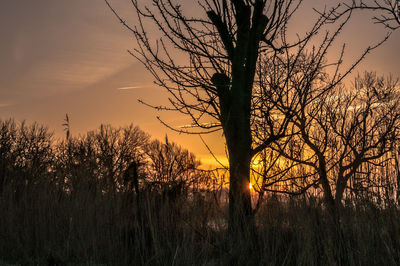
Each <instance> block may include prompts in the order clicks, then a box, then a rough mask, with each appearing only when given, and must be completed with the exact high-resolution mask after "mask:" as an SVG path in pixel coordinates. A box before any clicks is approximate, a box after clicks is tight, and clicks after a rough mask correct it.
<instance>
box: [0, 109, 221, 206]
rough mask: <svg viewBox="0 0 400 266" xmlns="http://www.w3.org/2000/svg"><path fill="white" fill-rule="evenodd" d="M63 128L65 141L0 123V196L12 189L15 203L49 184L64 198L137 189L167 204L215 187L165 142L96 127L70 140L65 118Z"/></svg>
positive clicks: (41, 130) (188, 156)
mask: <svg viewBox="0 0 400 266" xmlns="http://www.w3.org/2000/svg"><path fill="white" fill-rule="evenodd" d="M65 127H66V137H65V138H64V139H61V140H57V139H55V138H54V136H53V134H52V133H50V132H49V131H48V130H47V128H46V127H44V126H41V125H38V124H37V123H34V124H32V125H27V124H26V123H25V122H22V123H21V124H18V123H17V122H15V121H14V120H12V119H10V120H4V121H3V120H1V121H0V193H1V190H2V188H3V187H4V186H12V187H13V189H14V192H15V197H16V200H18V198H19V197H21V193H24V192H23V191H24V188H26V187H29V186H34V185H40V184H42V183H52V184H54V185H56V186H57V187H58V188H59V189H60V190H62V191H64V192H65V193H66V194H68V195H73V194H74V193H75V192H77V191H89V192H90V193H92V194H93V195H96V194H97V193H100V194H105V193H109V192H113V193H114V192H120V193H128V194H129V193H133V194H134V193H138V189H139V190H140V191H152V192H155V193H159V194H162V195H163V196H164V197H171V198H172V197H177V196H180V195H183V194H188V193H191V194H193V192H194V193H196V192H199V191H205V189H207V190H208V189H212V187H214V190H218V188H220V187H221V186H220V185H219V184H220V183H221V182H220V181H218V182H217V176H216V175H213V174H211V173H210V172H208V171H203V170H200V169H199V165H200V161H199V160H197V159H196V157H195V155H194V154H192V153H190V152H189V151H188V150H186V149H184V148H182V147H180V146H179V145H178V144H176V143H174V142H171V141H169V140H168V138H167V137H166V138H165V141H164V142H162V141H160V140H151V139H150V135H148V134H146V133H145V132H143V131H142V130H141V129H140V128H139V127H137V126H136V127H135V126H133V125H130V126H127V127H125V128H113V127H111V126H109V125H101V126H100V127H99V128H98V129H97V130H94V131H90V132H88V133H87V134H85V135H81V136H72V135H71V132H70V128H69V119H68V117H67V119H66V124H65ZM135 184H136V191H135ZM189 190H190V191H189Z"/></svg>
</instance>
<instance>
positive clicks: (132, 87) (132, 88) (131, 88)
mask: <svg viewBox="0 0 400 266" xmlns="http://www.w3.org/2000/svg"><path fill="white" fill-rule="evenodd" d="M139 88H142V87H140V86H131V87H121V88H117V90H120V91H125V90H134V89H139Z"/></svg>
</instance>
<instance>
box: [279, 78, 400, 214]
mask: <svg viewBox="0 0 400 266" xmlns="http://www.w3.org/2000/svg"><path fill="white" fill-rule="evenodd" d="M397 84H398V83H397V81H394V80H392V79H386V80H385V79H384V78H381V77H377V76H376V75H375V74H373V73H366V74H365V75H364V76H363V77H357V78H356V80H355V82H354V85H353V87H352V88H351V89H347V90H346V89H345V88H344V86H340V85H338V86H337V88H336V89H335V90H331V91H329V93H322V92H323V88H324V84H323V83H319V84H314V85H313V88H311V89H310V91H308V92H307V94H306V95H304V97H305V99H312V98H315V97H317V96H318V101H314V102H309V101H307V100H304V101H302V106H301V110H302V112H299V113H297V114H296V115H295V117H294V118H293V125H294V127H295V130H296V132H297V134H296V135H294V136H292V137H291V139H290V140H289V141H288V142H289V144H288V145H287V146H283V145H281V146H278V145H277V146H276V149H277V150H278V151H279V152H280V153H281V154H282V155H283V156H284V157H285V158H287V159H289V160H292V161H295V162H298V163H299V164H301V165H303V167H304V169H305V175H304V176H297V178H305V179H306V180H307V182H308V184H312V185H315V184H318V186H320V187H321V188H322V190H323V194H324V198H325V202H326V204H327V206H328V207H330V208H331V210H335V209H336V207H338V206H341V204H342V199H343V195H344V192H345V190H346V189H347V188H348V185H349V180H350V179H351V178H352V177H353V176H354V175H356V174H358V175H359V176H358V177H359V178H361V177H364V178H368V176H369V174H370V171H367V172H365V173H363V172H361V171H360V167H361V166H362V165H371V166H373V167H379V166H382V165H383V162H384V161H382V160H380V159H381V158H382V157H383V156H385V155H386V154H388V153H389V152H390V151H391V150H392V149H393V147H394V145H395V143H396V141H397V140H398V136H399V133H400V132H399V130H400V105H399V98H398V97H399V92H398V88H397ZM309 187H310V186H307V187H306V189H308V188H309Z"/></svg>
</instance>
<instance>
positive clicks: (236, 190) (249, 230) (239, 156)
mask: <svg viewBox="0 0 400 266" xmlns="http://www.w3.org/2000/svg"><path fill="white" fill-rule="evenodd" d="M230 150H231V151H230V152H229V153H230V156H229V164H230V169H229V174H230V183H229V233H230V234H231V235H237V236H239V237H243V236H244V235H248V236H250V235H252V234H253V233H254V230H255V228H254V226H255V225H254V219H253V210H252V206H251V195H250V189H249V184H250V180H249V177H250V159H251V158H250V152H249V151H245V150H242V151H239V150H238V149H235V148H233V147H231V149H230ZM243 234H244V235H243Z"/></svg>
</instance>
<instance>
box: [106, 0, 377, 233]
mask: <svg viewBox="0 0 400 266" xmlns="http://www.w3.org/2000/svg"><path fill="white" fill-rule="evenodd" d="M105 1H106V3H107V4H108V6H109V7H110V8H111V10H112V11H113V12H114V14H115V15H116V16H117V17H118V19H119V20H120V22H121V23H122V24H123V25H124V26H125V27H126V28H127V29H128V30H130V32H131V33H132V34H133V35H134V37H135V38H136V41H137V46H136V48H135V49H134V50H133V51H131V54H132V55H133V56H134V57H136V58H137V59H138V60H139V61H141V62H142V63H143V64H144V65H145V67H146V68H147V69H148V70H149V71H150V72H151V74H153V76H154V78H155V80H156V84H157V85H159V86H161V87H163V88H165V89H166V90H167V91H168V92H169V93H170V98H169V101H170V103H171V106H170V107H166V106H153V107H155V108H156V109H158V110H175V111H178V112H180V113H183V114H185V115H187V116H188V117H189V118H190V119H191V126H189V127H186V128H180V129H176V130H177V131H179V132H185V133H191V134H206V133H211V132H215V131H218V130H221V129H222V131H223V134H224V137H225V142H226V146H227V151H228V156H229V171H230V176H229V178H230V183H229V186H230V189H229V230H230V231H231V232H232V234H231V235H232V236H235V235H236V236H239V235H241V234H242V233H245V232H253V231H254V221H253V210H252V204H251V195H250V190H249V178H250V171H251V161H252V160H253V158H255V157H256V156H257V155H258V154H259V153H260V152H262V151H263V150H264V149H266V148H268V147H270V145H271V144H272V143H273V142H274V141H277V140H279V139H281V138H283V137H285V136H286V135H287V126H288V121H290V119H291V117H293V116H294V114H293V113H292V112H293V111H295V110H297V105H298V104H299V102H298V100H299V99H300V96H301V95H302V94H303V92H302V91H301V90H302V89H306V88H307V86H301V87H299V88H296V89H294V90H293V87H291V86H290V85H291V84H290V83H288V82H285V81H287V80H290V79H291V78H292V77H294V76H295V73H294V72H296V71H297V69H298V67H299V66H301V64H299V63H298V61H299V60H300V61H301V56H302V54H303V53H304V51H305V49H306V48H307V47H310V48H311V50H312V51H313V52H312V53H311V55H312V56H313V58H312V59H311V60H309V61H307V62H306V63H308V65H304V66H303V68H307V67H310V71H309V73H310V74H312V75H311V76H310V77H307V76H305V77H303V80H304V81H306V82H304V84H306V83H310V82H312V81H313V80H314V79H315V78H317V76H318V75H316V74H315V73H313V72H312V71H311V69H316V70H319V71H320V70H321V68H324V67H325V66H326V65H324V63H323V62H324V61H323V59H325V57H326V53H327V50H328V48H329V47H330V46H331V45H332V42H333V41H334V40H335V38H336V37H337V35H338V34H339V32H340V30H341V29H342V27H343V25H344V24H345V23H346V22H347V21H348V19H349V17H350V14H351V12H349V14H348V15H346V16H343V18H344V19H343V20H341V21H339V23H338V24H337V25H336V26H337V27H336V29H335V30H333V31H332V32H327V33H326V34H325V35H324V36H322V42H321V43H320V44H319V45H318V46H316V47H314V48H312V45H311V44H310V43H311V39H312V37H314V36H316V35H317V33H318V32H319V31H320V30H321V28H322V27H323V26H324V25H325V23H326V22H328V21H329V22H331V20H332V16H331V15H332V14H336V13H335V12H336V10H337V7H335V8H333V9H331V10H326V11H324V12H322V13H321V16H319V17H318V18H317V19H316V21H315V23H314V24H313V25H312V26H311V28H310V29H309V31H308V32H307V33H305V34H304V35H303V36H301V37H298V38H296V40H295V41H293V42H291V41H289V39H290V38H289V36H288V31H287V28H288V26H289V25H288V24H289V21H291V18H292V16H293V14H295V13H296V11H297V10H298V9H299V6H300V4H301V3H302V1H301V0H298V1H293V0H273V1H266V0H253V1H248V0H202V1H200V2H199V3H198V7H197V8H196V9H195V10H191V11H190V10H187V9H186V8H188V5H190V4H189V3H176V2H174V1H171V0H153V1H151V3H150V4H141V3H140V2H141V1H138V0H132V5H133V7H134V9H135V10H136V14H137V22H136V24H135V26H130V25H129V24H128V23H126V22H125V20H124V19H123V18H122V17H120V16H119V14H118V13H117V11H115V10H114V9H113V8H112V7H111V5H110V4H109V1H107V0H105ZM184 10H186V11H184ZM199 10H202V11H203V12H202V13H200V12H199ZM193 11H194V12H193ZM199 14H200V15H199ZM340 18H341V17H340ZM338 20H339V18H338ZM158 34H160V35H161V37H160V38H159V39H157V40H155V41H154V42H153V36H158ZM372 48H373V47H369V48H367V50H366V51H365V53H367V52H368V51H370V50H371V49H372ZM363 55H365V54H363ZM363 55H362V56H361V57H360V59H361V58H362V57H363ZM184 59H187V60H186V61H185V60H184ZM341 59H342V58H341ZM282 62H283V64H282ZM301 62H303V63H305V61H301ZM358 62H359V61H356V63H358ZM268 63H270V65H273V66H276V69H275V70H274V72H273V73H274V74H276V75H275V76H269V77H272V78H271V79H265V78H264V75H265V74H266V72H267V73H268V71H270V69H268V68H267V67H266V66H268ZM285 63H288V64H289V65H285ZM336 63H338V64H339V62H336ZM310 64H311V65H310ZM313 64H314V65H316V66H317V67H314V65H313ZM279 67H283V68H284V71H283V72H282V73H283V75H282V74H281V72H280V71H279ZM353 67H354V65H353V66H352V67H350V69H349V71H350V70H351V69H353ZM347 73H348V72H346V71H345V73H344V74H343V75H335V76H334V77H333V78H332V83H337V82H339V81H340V80H341V79H343V77H344V76H346V74H347ZM299 82H300V81H299ZM296 95H297V96H296ZM299 95H300V96H299ZM279 97H282V99H279ZM271 99H272V101H271ZM274 112H279V113H281V114H282V116H281V118H282V119H274V118H273V117H274ZM163 123H164V122H163ZM257 123H259V124H264V125H267V126H266V127H263V128H262V129H263V130H265V132H264V133H263V134H257V135H256V134H255V132H256V131H257V130H259V129H260V127H258V126H257ZM164 124H165V123H164ZM196 129H197V130H196Z"/></svg>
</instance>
